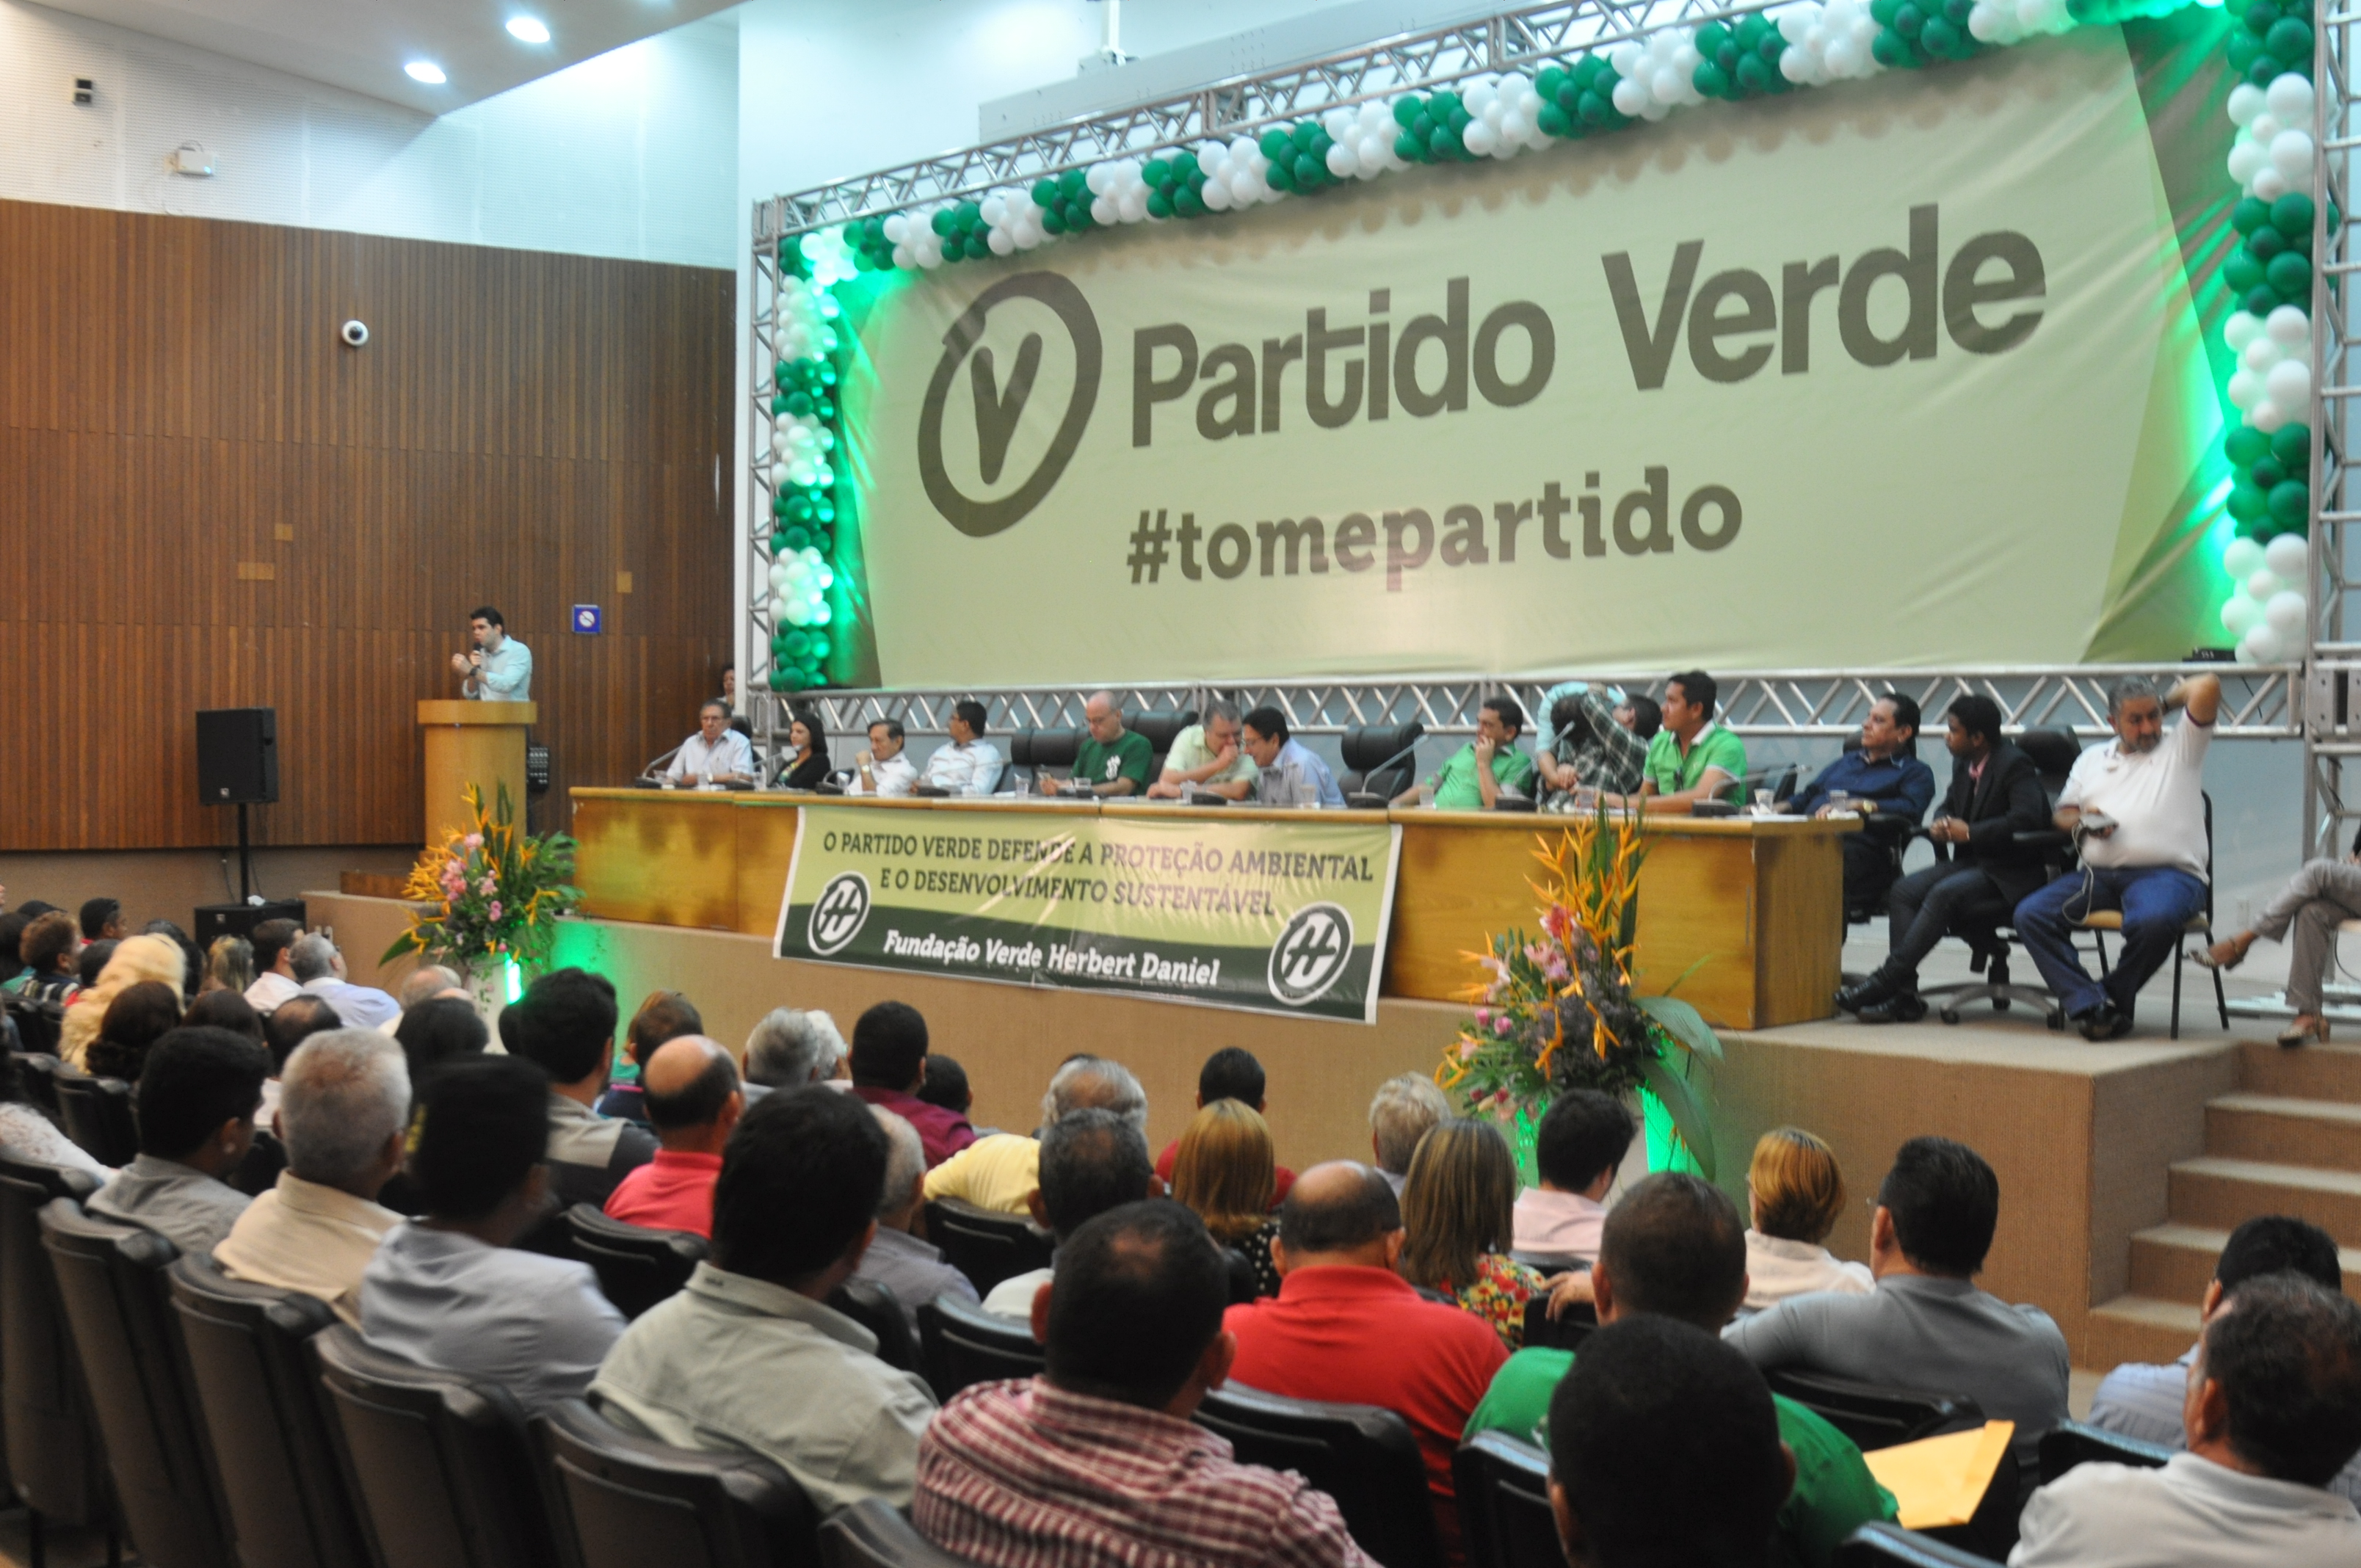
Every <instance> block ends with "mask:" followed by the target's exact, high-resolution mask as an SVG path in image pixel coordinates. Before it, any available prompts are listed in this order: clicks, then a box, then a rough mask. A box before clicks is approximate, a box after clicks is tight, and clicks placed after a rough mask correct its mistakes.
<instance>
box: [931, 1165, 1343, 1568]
mask: <svg viewBox="0 0 2361 1568" xmlns="http://www.w3.org/2000/svg"><path fill="white" fill-rule="evenodd" d="M1228 1300H1229V1291H1228V1282H1227V1275H1226V1271H1225V1270H1224V1267H1223V1266H1222V1261H1221V1257H1220V1255H1219V1254H1218V1252H1217V1251H1216V1250H1215V1248H1214V1246H1213V1238H1212V1237H1211V1236H1210V1235H1209V1234H1206V1231H1205V1227H1204V1224H1203V1223H1202V1221H1200V1220H1199V1219H1198V1218H1197V1216H1196V1215H1195V1214H1193V1213H1191V1212H1189V1211H1188V1210H1187V1209H1184V1208H1182V1207H1181V1206H1180V1204H1178V1203H1172V1202H1167V1201H1161V1200H1152V1201H1147V1202H1140V1203H1128V1204H1126V1205H1124V1206H1123V1207H1122V1208H1119V1209H1114V1210H1110V1211H1109V1212H1106V1213H1104V1214H1102V1215H1100V1216H1099V1217H1098V1218H1096V1219H1094V1220H1092V1221H1091V1222H1089V1223H1087V1224H1084V1225H1083V1226H1082V1227H1081V1228H1080V1229H1079V1230H1077V1231H1075V1232H1074V1234H1072V1235H1071V1236H1069V1237H1067V1238H1066V1239H1065V1241H1064V1242H1063V1243H1061V1244H1060V1246H1059V1248H1058V1272H1057V1277H1055V1278H1054V1279H1053V1280H1052V1281H1051V1282H1050V1285H1049V1289H1048V1290H1046V1291H1045V1292H1043V1294H1042V1295H1041V1297H1039V1298H1038V1299H1036V1301H1035V1304H1034V1308H1033V1332H1034V1334H1035V1336H1036V1337H1038V1339H1040V1340H1041V1342H1042V1343H1043V1344H1044V1345H1045V1346H1046V1347H1047V1349H1048V1371H1047V1373H1046V1375H1045V1376H1040V1377H1036V1378H1033V1379H1031V1380H1030V1381H1013V1382H1007V1383H986V1384H982V1385H979V1386H978V1387H973V1388H970V1389H968V1390H967V1391H966V1392H965V1393H963V1394H961V1395H960V1396H959V1397H958V1398H955V1399H953V1400H952V1401H951V1402H950V1404H949V1405H947V1406H945V1407H944V1408H943V1409H942V1411H941V1413H940V1414H939V1415H938V1416H937V1417H936V1418H935V1420H934V1422H933V1424H932V1425H931V1426H929V1427H928V1429H927V1434H926V1436H925V1438H924V1439H922V1440H921V1441H920V1442H919V1445H918V1485H917V1501H916V1503H915V1505H914V1507H913V1508H912V1510H911V1512H912V1517H913V1519H915V1521H916V1522H917V1527H918V1530H919V1531H920V1533H922V1534H924V1535H925V1536H926V1537H927V1539H928V1540H929V1541H933V1542H934V1543H935V1544H936V1545H937V1546H939V1547H941V1548H942V1549H943V1550H944V1551H946V1552H952V1553H955V1554H956V1555H958V1556H960V1557H963V1558H965V1559H967V1560H968V1561H969V1562H972V1563H983V1564H985V1565H987V1568H1100V1565H1103V1564H1104V1565H1109V1568H1113V1565H1118V1564H1119V1565H1122V1568H1148V1565H1151V1564H1152V1565H1153V1568H1195V1565H1198V1564H1206V1565H1225V1568H1226V1565H1231V1564H1235V1565H1237V1568H1246V1565H1247V1564H1264V1563H1268V1564H1276V1565H1279V1568H1375V1564H1374V1562H1373V1560H1372V1559H1371V1558H1370V1557H1368V1556H1367V1554H1366V1553H1365V1552H1362V1550H1361V1549H1360V1547H1359V1546H1357V1545H1356V1544H1355V1543H1354V1541H1353V1538H1352V1536H1351V1535H1350V1534H1349V1533H1348V1532H1347V1531H1346V1530H1345V1520H1344V1517H1343V1516H1342V1515H1341V1514H1339V1513H1338V1512H1337V1508H1336V1504H1335V1502H1334V1499H1332V1498H1330V1497H1328V1495H1327V1494H1326V1493H1324V1492H1318V1491H1314V1490H1313V1489H1312V1487H1311V1486H1309V1485H1308V1484H1306V1483H1305V1481H1304V1480H1303V1478H1302V1477H1301V1476H1300V1475H1294V1474H1291V1473H1290V1474H1284V1475H1283V1474H1281V1473H1279V1472H1278V1471H1275V1470H1266V1469H1264V1468H1262V1467H1261V1466H1260V1465H1256V1464H1238V1463H1237V1462H1236V1461H1235V1460H1234V1459H1233V1458H1231V1457H1230V1445H1229V1442H1227V1440H1225V1439H1224V1438H1221V1437H1218V1436H1216V1435H1215V1434H1213V1432H1210V1431H1206V1430H1205V1429H1204V1428H1202V1427H1200V1426H1197V1425H1195V1424H1194V1423H1192V1422H1191V1420H1189V1415H1190V1412H1191V1411H1192V1410H1194V1409H1196V1408H1197V1405H1198V1402H1199V1401H1200V1400H1202V1398H1204V1397H1205V1394H1206V1392H1207V1391H1208V1390H1210V1389H1213V1388H1216V1387H1220V1386H1221V1383H1222V1380H1223V1378H1224V1376H1226V1375H1227V1374H1228V1372H1229V1366H1230V1360H1231V1357H1232V1356H1233V1355H1234V1354H1235V1352H1236V1349H1237V1342H1236V1341H1235V1339H1234V1338H1232V1337H1231V1336H1230V1335H1229V1334H1228V1333H1226V1332H1224V1331H1223V1328H1222V1313H1223V1310H1224V1308H1225V1307H1226V1305H1227V1304H1228Z"/></svg>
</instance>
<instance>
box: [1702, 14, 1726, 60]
mask: <svg viewBox="0 0 2361 1568" xmlns="http://www.w3.org/2000/svg"><path fill="white" fill-rule="evenodd" d="M1729 41H1730V29H1729V28H1728V27H1723V26H1722V25H1721V24H1720V23H1719V22H1708V23H1707V24H1706V25H1705V26H1704V27H1699V28H1698V29H1697V53H1699V54H1701V55H1703V56H1705V57H1706V59H1708V60H1711V59H1712V58H1713V57H1714V56H1715V55H1717V54H1719V53H1720V52H1721V46H1722V45H1724V44H1726V43H1728V42H1729Z"/></svg>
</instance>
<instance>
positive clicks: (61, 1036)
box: [58, 937, 188, 1072]
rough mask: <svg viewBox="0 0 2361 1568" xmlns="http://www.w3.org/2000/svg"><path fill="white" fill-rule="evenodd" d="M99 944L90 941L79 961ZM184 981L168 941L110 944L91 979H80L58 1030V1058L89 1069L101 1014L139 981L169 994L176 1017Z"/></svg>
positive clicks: (132, 940)
mask: <svg viewBox="0 0 2361 1568" xmlns="http://www.w3.org/2000/svg"><path fill="white" fill-rule="evenodd" d="M103 946H104V943H103V942H93V943H92V944H91V946H89V947H87V948H83V949H82V956H83V958H85V959H87V958H88V957H89V956H90V955H91V954H92V953H93V952H95V951H97V950H98V949H99V948H101V947H103ZM187 978H188V966H187V964H186V963H185V962H184V961H183V960H182V959H181V949H180V948H178V947H177V946H175V945H174V943H173V941H172V939H171V938H169V937H126V938H124V939H123V940H122V941H120V942H117V943H115V950H114V951H113V952H112V953H110V954H108V955H107V956H106V959H105V962H104V967H103V968H102V969H101V970H100V971H99V973H98V975H97V977H96V979H95V981H83V982H82V994H81V995H79V996H77V997H75V998H74V999H73V1004H72V1005H71V1006H70V1007H68V1008H67V1009H66V1019H65V1023H64V1024H63V1025H60V1027H59V1030H58V1059H59V1060H60V1061H62V1062H66V1063H68V1064H70V1065H71V1066H74V1067H78V1068H81V1069H82V1070H84V1071H85V1072H87V1071H88V1070H90V1060H89V1058H90V1047H91V1046H92V1045H93V1043H94V1042H95V1041H96V1040H97V1039H98V1036H99V1035H100V1033H101V1032H102V1031H103V1030H104V1028H105V1026H106V1010H107V1009H108V1008H109V1007H111V1006H113V1005H114V1004H115V998H116V997H118V996H120V995H122V994H123V993H124V992H126V991H128V990H130V989H131V988H132V987H133V986H135V985H137V984H139V983H140V982H141V981H156V982H157V983H158V984H159V985H162V986H164V987H166V988H167V989H168V990H170V992H171V995H172V1012H173V1014H174V1015H175V1016H177V1015H178V1014H179V1013H180V1010H181V1003H182V1001H183V1000H184V993H183V992H181V981H184V980H186V979H187Z"/></svg>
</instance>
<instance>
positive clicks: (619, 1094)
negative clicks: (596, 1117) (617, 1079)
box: [597, 991, 705, 1126]
mask: <svg viewBox="0 0 2361 1568" xmlns="http://www.w3.org/2000/svg"><path fill="white" fill-rule="evenodd" d="M703 1033H705V1018H704V1016H703V1014H699V1013H698V1012H697V1006H696V1004H695V1003H692V1002H690V1001H689V999H688V998H687V997H686V996H683V995H682V994H681V993H680V992H677V991H651V992H648V993H647V995H645V996H644V997H642V998H641V999H640V1008H639V1011H638V1012H636V1013H634V1014H631V1023H629V1024H627V1025H624V1028H623V1048H624V1050H625V1052H626V1053H627V1054H628V1055H629V1056H630V1057H631V1077H632V1081H631V1082H630V1083H613V1082H609V1084H608V1085H607V1092H606V1093H604V1094H601V1095H600V1096H598V1106H597V1110H598V1114H600V1115H601V1116H620V1117H623V1118H624V1119H625V1120H627V1121H632V1122H637V1123H640V1124H642V1125H643V1126H644V1125H645V1124H646V1123H647V1119H648V1113H647V1109H646V1107H645V1105H644V1104H643V1103H642V1102H643V1099H644V1093H643V1091H642V1089H641V1086H640V1083H639V1080H640V1079H641V1078H642V1077H643V1076H644V1075H645V1074H646V1072H647V1070H648V1058H649V1057H651V1056H653V1055H654V1054H655V1048H656V1047H658V1046H661V1045H663V1044H664V1042H665V1041H666V1040H676V1039H678V1038H680V1037H681V1036H683V1035H702V1034H703Z"/></svg>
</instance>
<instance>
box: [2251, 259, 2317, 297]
mask: <svg viewBox="0 0 2361 1568" xmlns="http://www.w3.org/2000/svg"><path fill="white" fill-rule="evenodd" d="M2263 277H2264V280H2265V281H2266V282H2268V283H2269V284H2270V286H2271V287H2272V288H2274V289H2277V290H2278V291H2279V292H2280V293H2281V294H2284V295H2285V296H2287V297H2288V298H2289V299H2290V300H2292V299H2294V298H2295V297H2296V296H2297V295H2299V294H2308V293H2310V292H2311V291H2312V263H2311V262H2310V261H2309V260H2307V259H2306V258H2303V257H2301V256H2299V255H2297V254H2296V253H2295V252H2294V251H2292V250H2290V251H2284V252H2282V253H2280V254H2279V255H2278V256H2276V257H2273V258H2271V264H2270V265H2269V266H2268V267H2266V268H2264V269H2263Z"/></svg>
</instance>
